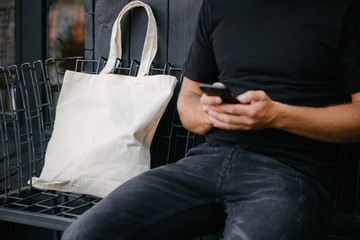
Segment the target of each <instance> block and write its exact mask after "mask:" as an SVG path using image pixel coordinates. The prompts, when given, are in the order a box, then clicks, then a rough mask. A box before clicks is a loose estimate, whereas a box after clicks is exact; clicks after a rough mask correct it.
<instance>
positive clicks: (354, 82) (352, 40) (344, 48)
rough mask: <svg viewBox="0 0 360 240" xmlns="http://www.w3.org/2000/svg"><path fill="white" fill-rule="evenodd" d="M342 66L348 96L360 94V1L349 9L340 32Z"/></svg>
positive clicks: (355, 2) (354, 2)
mask: <svg viewBox="0 0 360 240" xmlns="http://www.w3.org/2000/svg"><path fill="white" fill-rule="evenodd" d="M340 54H341V59H340V64H341V69H342V74H343V79H344V84H345V90H346V91H347V93H348V94H352V93H356V92H360V1H358V0H354V1H352V4H351V5H349V7H348V8H347V10H346V12H345V14H344V19H343V24H342V29H341V32H340Z"/></svg>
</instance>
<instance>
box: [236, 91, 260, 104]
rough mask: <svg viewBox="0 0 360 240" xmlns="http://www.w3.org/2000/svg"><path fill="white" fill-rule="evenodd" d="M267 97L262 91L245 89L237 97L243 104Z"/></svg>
mask: <svg viewBox="0 0 360 240" xmlns="http://www.w3.org/2000/svg"><path fill="white" fill-rule="evenodd" d="M266 97H267V95H266V93H265V92H264V91H261V90H259V91H247V92H245V93H243V94H241V95H239V96H238V99H239V101H240V102H241V103H243V104H249V103H252V102H257V101H261V100H264V99H265V98H266Z"/></svg>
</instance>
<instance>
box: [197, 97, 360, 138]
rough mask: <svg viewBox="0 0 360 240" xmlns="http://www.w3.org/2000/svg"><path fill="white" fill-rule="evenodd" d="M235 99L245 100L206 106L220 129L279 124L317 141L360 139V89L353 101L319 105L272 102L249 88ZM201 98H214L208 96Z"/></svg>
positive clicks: (239, 128) (256, 128) (267, 126)
mask: <svg viewBox="0 0 360 240" xmlns="http://www.w3.org/2000/svg"><path fill="white" fill-rule="evenodd" d="M238 99H239V100H240V101H241V102H242V103H244V104H237V105H229V104H222V105H217V106H214V105H213V106H211V107H209V109H207V111H208V115H209V120H210V122H212V124H213V125H214V126H215V127H218V128H222V129H233V130H260V129H265V128H278V129H282V130H285V131H288V132H291V133H294V134H297V135H300V136H304V137H309V138H312V139H316V140H319V141H326V142H337V143H351V142H360V92H358V93H355V94H353V95H352V103H349V104H343V105H336V106H329V107H322V108H313V107H298V106H291V105H287V104H282V103H279V102H275V101H272V100H271V99H270V98H269V97H268V96H267V95H266V94H265V93H264V92H263V91H249V92H246V93H244V94H242V95H240V96H239V97H238ZM204 101H205V102H206V103H207V104H210V103H211V102H212V101H214V100H213V99H211V98H210V97H207V98H204Z"/></svg>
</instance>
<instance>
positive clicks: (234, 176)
mask: <svg viewBox="0 0 360 240" xmlns="http://www.w3.org/2000/svg"><path fill="white" fill-rule="evenodd" d="M300 185H301V187H299V186H300ZM304 186H305V187H304ZM309 189H310V190H309ZM303 191H304V192H305V193H304V192H303ZM308 192H310V195H306V194H308ZM313 198H317V193H316V192H314V191H313V189H311V184H310V183H308V181H307V180H306V177H305V178H303V175H302V174H300V173H297V172H296V171H295V170H292V169H290V168H288V167H286V166H284V165H283V164H281V163H279V162H277V161H275V160H273V159H270V158H266V157H263V156H261V155H259V154H254V153H249V152H247V151H244V150H242V149H241V148H239V147H214V146H210V145H209V144H204V145H202V146H200V147H197V148H194V149H192V150H190V152H189V155H188V156H187V157H186V158H184V159H182V160H180V161H179V162H178V163H176V164H169V165H165V166H162V167H158V168H155V169H152V170H150V171H148V172H145V173H144V174H141V175H139V176H138V177H135V178H134V179H132V180H130V181H129V182H127V183H125V184H123V185H122V186H120V187H119V188H117V189H116V190H115V191H113V192H112V193H111V194H110V195H109V196H108V197H106V198H104V199H103V200H102V201H100V202H99V203H98V204H97V205H96V206H94V207H93V208H91V209H90V210H89V211H87V212H86V213H85V214H84V215H83V216H81V217H80V218H79V220H77V221H76V222H75V223H74V224H73V225H72V226H71V227H69V229H68V230H67V231H66V233H65V234H64V239H77V240H81V239H129V238H130V237H131V236H132V237H133V238H131V239H143V237H141V236H148V237H147V238H146V239H160V238H159V236H162V239H177V238H176V237H177V236H178V237H179V239H181V237H185V235H186V234H185V235H184V233H189V234H190V233H194V234H195V233H198V232H199V231H203V230H204V231H206V230H207V229H208V228H209V229H211V230H214V229H213V228H214V227H215V226H219V225H220V226H221V222H222V221H223V219H224V216H225V215H223V214H221V213H219V212H220V211H219V209H221V210H222V209H223V208H224V209H225V212H226V214H227V220H226V224H227V226H226V227H225V239H242V238H240V237H235V238H233V236H236V234H240V233H241V234H245V233H243V231H249V232H248V233H246V234H247V235H249V236H255V235H252V234H254V233H251V232H259V231H260V229H259V228H264V227H267V226H269V230H268V231H269V232H268V233H267V234H270V233H271V230H272V229H276V231H277V232H282V231H283V230H281V228H277V227H275V225H274V221H277V223H276V224H277V226H279V225H281V224H279V223H280V222H286V223H287V224H288V225H289V224H292V223H291V221H289V219H293V218H299V217H300V215H299V212H304V211H305V212H310V213H311V214H310V213H309V214H308V215H306V216H305V217H306V218H305V219H304V221H308V220H309V219H313V218H316V212H317V210H318V209H316V207H319V206H317V205H316V204H318V201H316V199H315V200H311V201H308V199H313ZM321 207H322V206H320V209H321ZM304 208H305V209H304ZM306 209H310V210H309V211H306ZM290 210H291V211H290ZM291 212H294V213H293V214H292V213H291ZM290 213H291V214H290ZM310 215H311V216H310ZM313 215H314V216H313ZM215 216H216V217H215ZM308 218H309V219H308ZM219 220H220V221H219ZM243 222H244V223H245V224H239V223H243ZM170 223H171V224H170ZM219 223H220V224H219ZM285 225H286V224H284V227H285ZM295 225H296V226H295ZM171 226H173V227H171ZM249 226H251V227H249ZM292 226H294V229H295V230H296V228H297V226H298V222H296V221H295V222H294V223H293V224H292ZM304 226H305V225H304ZM286 228H288V229H292V227H289V226H287V225H286ZM161 229H163V230H164V231H163V232H161V234H158V235H157V233H158V232H159V231H161ZM237 229H238V230H237ZM198 230H199V231H198ZM151 233H153V234H155V235H153V236H154V237H150V236H152V235H151ZM166 233H167V234H170V235H171V236H167V235H166ZM144 234H145V235H144ZM155 236H157V237H155ZM70 237H73V238H70ZM149 237H150V238H149ZM186 237H188V236H186ZM243 239H246V238H243ZM250 239H262V238H250ZM265 239H269V238H265ZM290 239H291V238H290Z"/></svg>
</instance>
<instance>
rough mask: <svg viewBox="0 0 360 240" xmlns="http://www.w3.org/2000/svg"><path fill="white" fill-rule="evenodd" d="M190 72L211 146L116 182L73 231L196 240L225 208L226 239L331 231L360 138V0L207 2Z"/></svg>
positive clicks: (188, 90) (189, 106) (199, 124)
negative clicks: (226, 98) (226, 94)
mask: <svg viewBox="0 0 360 240" xmlns="http://www.w3.org/2000/svg"><path fill="white" fill-rule="evenodd" d="M184 76H185V78H184V81H183V83H182V89H181V92H180V95H179V99H178V110H179V114H180V117H181V120H182V123H183V125H184V126H185V127H186V128H187V129H189V130H190V131H192V132H195V133H198V134H206V138H207V141H206V143H205V144H203V145H201V146H199V147H196V148H194V149H192V150H191V151H190V152H189V154H188V156H187V157H186V158H184V159H182V160H180V161H179V162H178V163H176V164H171V165H166V166H163V167H159V168H156V169H153V170H151V171H148V172H146V173H144V174H142V175H140V176H138V177H136V178H134V179H133V180H130V181H129V182H127V183H125V184H124V185H122V186H121V187H119V188H118V189H116V190H115V191H114V192H113V193H112V194H110V195H109V196H108V197H106V198H105V199H103V200H102V201H101V202H100V203H99V204H97V206H95V207H93V208H92V209H90V210H89V211H88V212H86V213H85V214H84V215H83V216H82V217H80V219H79V220H78V221H77V222H75V223H74V224H73V225H72V226H71V227H70V228H69V229H68V230H67V231H66V232H65V234H64V239H189V238H190V237H191V236H192V235H193V234H195V233H197V231H206V230H208V227H209V226H210V227H214V226H217V225H216V224H217V223H218V222H217V221H220V222H222V221H223V215H221V214H220V215H219V214H218V213H219V212H220V213H221V212H224V213H225V215H224V216H225V217H226V220H224V221H225V227H224V239H241V240H245V239H250V240H265V239H266V240H278V239H321V237H322V234H323V231H322V227H323V224H324V219H325V218H326V216H327V215H326V202H327V198H328V193H327V191H328V189H329V187H331V186H329V185H331V180H332V174H333V170H334V162H335V161H336V158H337V156H338V155H337V153H338V151H339V148H340V147H341V144H340V143H351V142H360V1H358V0H330V1H329V0H327V1H325V0H315V1H299V0H277V1H275V0H252V1H245V0H229V1H225V2H224V1H219V0H205V1H204V3H203V6H202V8H201V11H200V17H199V23H198V29H197V32H196V35H195V40H194V43H193V45H192V47H191V50H190V52H189V56H188V59H187V62H186V64H185V66H184ZM200 83H210V84H216V85H222V84H224V85H226V86H228V87H229V88H230V89H231V90H232V91H234V92H235V93H236V94H237V95H238V99H239V101H240V104H223V103H222V100H221V99H220V98H219V97H211V96H207V95H206V94H203V93H202V92H201V90H200V89H199V84H200ZM71 237H72V238H71Z"/></svg>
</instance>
